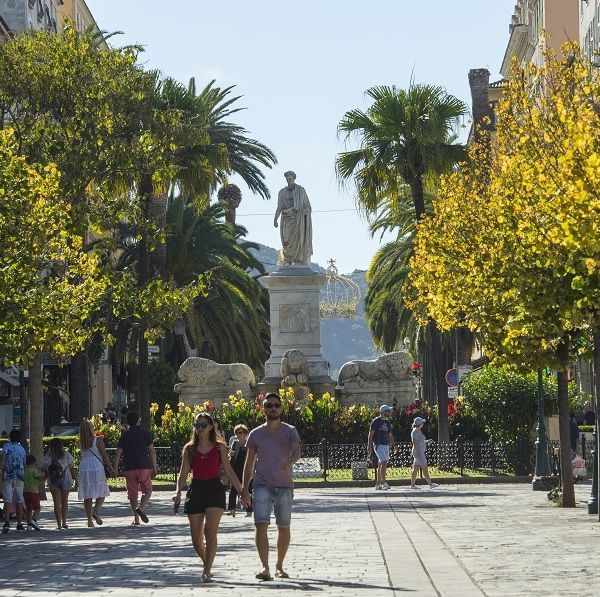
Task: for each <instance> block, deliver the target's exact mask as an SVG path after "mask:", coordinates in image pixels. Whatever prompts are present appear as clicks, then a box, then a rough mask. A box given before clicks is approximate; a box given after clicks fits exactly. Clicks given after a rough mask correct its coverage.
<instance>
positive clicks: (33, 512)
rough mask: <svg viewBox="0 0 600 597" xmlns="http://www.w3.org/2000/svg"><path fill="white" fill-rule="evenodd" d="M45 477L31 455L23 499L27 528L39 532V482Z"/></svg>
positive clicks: (27, 461) (26, 466)
mask: <svg viewBox="0 0 600 597" xmlns="http://www.w3.org/2000/svg"><path fill="white" fill-rule="evenodd" d="M43 478H44V475H42V473H41V472H40V471H39V470H38V468H37V466H36V459H35V456H34V455H33V454H29V455H28V456H27V459H26V460H25V482H24V484H23V498H24V499H25V517H26V519H27V527H28V528H30V529H33V530H34V531H39V530H40V527H39V526H38V519H39V517H40V488H39V485H38V482H39V481H41V480H42V479H43Z"/></svg>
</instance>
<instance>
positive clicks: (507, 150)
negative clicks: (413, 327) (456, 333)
mask: <svg viewBox="0 0 600 597" xmlns="http://www.w3.org/2000/svg"><path fill="white" fill-rule="evenodd" d="M599 97H600V77H599V75H598V73H597V71H596V70H594V69H592V68H591V65H590V64H589V62H587V61H586V60H585V58H584V57H583V56H582V54H581V53H580V51H579V48H578V47H577V46H576V45H575V44H568V45H565V46H564V47H563V48H562V54H561V55H560V56H557V55H555V54H554V53H552V52H551V51H547V52H546V55H545V65H544V66H542V67H538V66H527V67H526V68H524V69H522V68H518V67H516V66H515V68H514V69H513V73H512V75H511V78H510V80H509V81H508V83H507V84H506V88H505V91H504V96H503V100H502V101H501V103H500V106H499V111H498V127H497V134H496V136H495V138H494V139H491V138H489V137H486V136H482V137H481V139H480V141H479V142H478V143H476V144H475V145H474V146H473V147H472V148H471V152H470V159H469V161H468V162H467V163H465V164H463V165H462V167H461V168H460V171H458V172H456V173H454V174H452V175H450V176H448V177H446V178H445V179H444V180H443V182H442V184H441V188H440V193H439V196H438V200H437V201H436V203H435V216H434V217H432V218H430V219H427V220H425V221H423V222H422V224H421V225H420V226H419V230H418V234H417V240H416V246H415V256H414V259H413V262H412V264H411V283H412V285H413V290H414V295H413V298H412V299H411V301H409V302H411V306H413V308H415V309H420V310H421V313H422V316H424V317H425V316H429V317H433V318H434V319H435V320H436V321H438V323H439V324H440V326H441V327H442V328H451V327H454V326H456V325H466V326H467V327H469V328H470V329H472V330H473V331H476V332H478V333H480V334H481V335H482V336H483V337H484V339H485V344H486V347H487V349H488V350H489V351H490V353H491V354H492V356H494V357H495V358H496V359H498V360H504V361H506V362H508V363H511V364H512V365H515V366H519V367H537V366H542V365H547V364H551V365H552V366H554V367H555V368H556V370H557V372H558V384H559V416H560V439H561V457H562V458H561V460H562V478H563V505H564V506H574V505H575V497H574V491H573V485H572V473H571V454H570V449H569V443H570V442H569V431H568V408H569V407H568V397H567V373H566V369H567V367H568V362H569V355H570V353H571V351H572V350H573V348H574V346H576V345H577V344H576V343H575V340H577V339H578V338H579V337H581V336H588V337H590V338H593V340H594V354H595V357H594V358H595V362H596V365H597V366H596V371H597V372H598V371H600V362H599V360H600V356H599V355H600V104H599V103H598V98H599ZM595 383H596V387H598V386H599V385H600V380H599V379H598V375H597V376H596V380H595Z"/></svg>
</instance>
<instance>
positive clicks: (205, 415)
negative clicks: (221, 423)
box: [183, 412, 224, 459]
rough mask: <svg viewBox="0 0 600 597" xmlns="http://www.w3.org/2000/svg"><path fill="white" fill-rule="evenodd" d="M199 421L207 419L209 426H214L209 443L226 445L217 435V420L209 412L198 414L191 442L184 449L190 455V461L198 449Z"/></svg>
mask: <svg viewBox="0 0 600 597" xmlns="http://www.w3.org/2000/svg"><path fill="white" fill-rule="evenodd" d="M199 419H206V420H207V421H208V424H209V425H212V429H211V430H210V432H209V434H208V439H209V441H211V442H214V443H215V444H217V443H224V442H223V438H222V437H221V435H219V434H217V429H216V422H215V420H214V419H213V418H212V417H211V416H210V415H209V414H208V413H207V412H202V413H198V414H197V415H196V418H195V419H194V429H192V435H191V436H190V441H189V442H188V443H187V444H186V445H185V446H184V447H183V449H184V451H185V452H186V453H187V454H189V457H190V459H191V457H192V455H193V454H194V452H195V450H196V448H197V447H198V441H199V439H198V434H197V433H196V423H197V422H198V420H199Z"/></svg>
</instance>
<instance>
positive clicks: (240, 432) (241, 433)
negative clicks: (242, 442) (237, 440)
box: [235, 431, 246, 435]
mask: <svg viewBox="0 0 600 597" xmlns="http://www.w3.org/2000/svg"><path fill="white" fill-rule="evenodd" d="M235 434H236V435H246V432H245V431H236V432H235Z"/></svg>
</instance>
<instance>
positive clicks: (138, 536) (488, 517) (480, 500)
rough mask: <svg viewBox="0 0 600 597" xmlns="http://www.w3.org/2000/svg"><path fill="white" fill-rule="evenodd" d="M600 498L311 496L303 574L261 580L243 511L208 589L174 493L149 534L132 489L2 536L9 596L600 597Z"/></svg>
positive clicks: (294, 552)
mask: <svg viewBox="0 0 600 597" xmlns="http://www.w3.org/2000/svg"><path fill="white" fill-rule="evenodd" d="M589 492H590V485H589V483H588V484H586V485H583V486H582V485H578V486H577V498H578V502H579V507H578V508H577V509H573V510H561V509H559V508H556V507H555V506H554V505H552V504H551V503H550V502H549V501H548V500H547V499H546V496H545V494H544V493H541V492H535V493H534V492H532V491H531V489H530V486H529V485H448V486H444V487H440V488H439V489H436V490H433V491H431V490H428V489H425V488H423V489H422V490H421V491H411V490H410V489H408V488H407V487H402V488H400V487H396V488H393V489H392V490H391V491H389V492H375V491H373V490H370V489H369V490H366V489H364V488H345V489H335V488H331V489H329V488H328V489H298V490H297V491H296V500H295V517H294V520H293V523H292V525H293V528H292V546H291V549H290V552H289V555H288V559H287V562H286V568H287V569H288V572H289V573H290V577H291V578H290V579H286V580H274V581H272V582H259V581H257V580H255V579H254V574H255V573H256V572H257V571H258V570H259V562H258V558H257V555H256V552H255V550H254V545H253V525H252V519H250V518H245V517H244V515H243V514H244V513H243V512H242V513H238V516H237V517H236V518H234V519H232V518H230V517H228V516H224V517H223V522H222V524H221V530H220V535H219V540H220V545H219V551H218V553H217V558H216V560H215V565H214V568H213V572H214V577H215V582H214V583H213V584H211V585H202V584H201V583H200V576H201V568H200V564H199V560H198V559H197V558H196V557H195V555H194V552H193V550H192V547H191V543H190V540H189V538H188V529H187V519H186V518H185V517H184V516H182V515H178V516H174V515H173V514H172V513H171V509H170V508H171V506H170V503H171V502H170V495H171V494H170V493H167V492H157V493H155V494H154V496H153V500H152V502H151V506H150V508H149V510H148V513H149V515H150V523H149V524H148V525H146V526H142V527H132V526H130V524H129V523H130V522H131V516H130V512H129V507H128V504H127V501H126V495H125V494H124V493H113V495H112V496H111V497H110V498H109V499H108V501H107V504H106V506H105V509H104V512H103V515H104V520H105V523H104V525H103V526H102V527H96V528H94V529H88V528H87V527H86V526H85V523H84V516H83V508H82V504H81V503H79V502H74V503H73V504H72V507H71V510H70V517H71V525H70V528H69V530H64V531H54V530H50V529H52V527H53V524H52V520H51V512H50V503H49V502H44V503H43V518H44V520H43V522H44V526H45V527H46V528H45V530H43V531H42V532H39V533H38V532H34V531H28V532H26V533H17V532H16V531H15V530H14V529H15V525H14V524H13V525H12V528H11V531H10V533H9V534H8V535H0V546H1V547H0V549H1V554H2V557H1V559H0V595H1V596H2V597H5V596H6V597H8V596H17V595H19V596H20V595H27V596H30V595H44V596H55V595H60V596H61V597H69V596H75V595H88V594H93V595H118V596H121V595H123V596H130V595H131V596H133V595H136V596H138V595H139V596H144V597H151V596H159V595H160V596H167V595H191V594H192V593H193V592H197V591H198V590H201V591H209V592H210V594H212V595H229V596H237V595H240V596H241V595H246V596H250V595H255V594H271V595H277V596H279V595H283V596H286V595H291V594H295V595H306V596H309V595H321V596H323V597H325V596H327V595H335V596H344V597H352V596H355V595H356V596H358V595H360V596H361V597H362V596H365V597H371V596H372V597H375V596H390V597H393V596H396V595H404V594H410V595H424V596H425V595H426V596H436V595H444V596H445V595H461V596H463V597H468V596H471V595H503V596H504V595H557V596H558V595H560V596H564V595H577V596H582V595H597V594H598V587H600V566H599V565H598V560H599V558H600V523H598V522H595V520H594V518H595V517H593V516H589V515H588V514H587V508H586V507H585V505H584V504H583V503H581V502H582V501H583V500H586V499H587V497H588V496H589ZM272 536H274V535H272ZM273 543H274V542H273ZM272 568H274V560H273V563H272Z"/></svg>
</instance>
